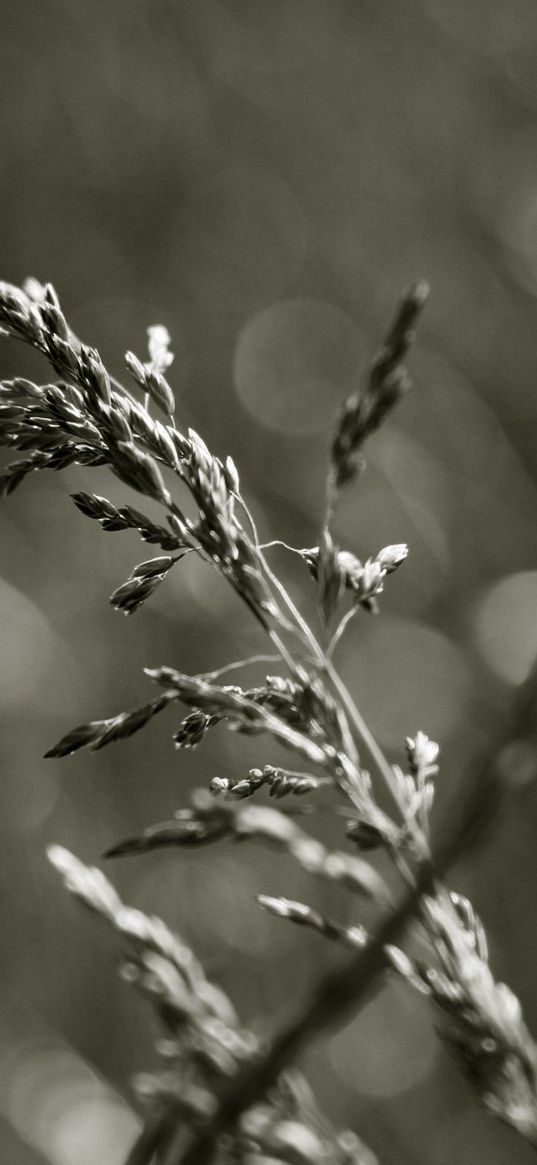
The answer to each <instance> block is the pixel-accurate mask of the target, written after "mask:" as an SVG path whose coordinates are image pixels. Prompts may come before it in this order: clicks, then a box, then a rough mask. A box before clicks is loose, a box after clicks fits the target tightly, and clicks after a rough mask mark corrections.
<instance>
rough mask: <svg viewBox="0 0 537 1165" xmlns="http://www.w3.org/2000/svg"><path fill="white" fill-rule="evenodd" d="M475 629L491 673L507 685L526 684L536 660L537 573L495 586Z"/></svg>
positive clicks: (529, 572) (507, 579)
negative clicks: (525, 681)
mask: <svg viewBox="0 0 537 1165" xmlns="http://www.w3.org/2000/svg"><path fill="white" fill-rule="evenodd" d="M475 629H476V635H477V641H478V644H479V647H480V649H481V652H482V654H483V656H484V658H485V659H486V661H487V663H488V664H489V666H490V667H491V668H492V670H493V671H494V672H496V674H497V675H498V676H501V678H502V679H504V680H507V682H508V683H511V684H521V683H523V681H524V680H525V679H526V678H527V676H528V675H529V673H530V670H531V668H532V666H533V664H534V662H535V660H536V658H537V571H536V570H527V571H521V572H519V573H517V574H509V575H506V576H505V577H504V578H502V579H500V581H499V582H496V583H494V584H493V586H491V587H490V588H489V589H488V591H487V592H486V593H485V595H484V597H483V598H482V599H481V602H480V603H479V605H478V609H477V613H476V623H475Z"/></svg>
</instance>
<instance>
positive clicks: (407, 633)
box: [341, 580, 470, 749]
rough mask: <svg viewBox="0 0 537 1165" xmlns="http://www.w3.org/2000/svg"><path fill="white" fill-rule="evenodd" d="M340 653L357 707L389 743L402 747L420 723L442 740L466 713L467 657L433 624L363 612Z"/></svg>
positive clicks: (428, 733) (386, 742)
mask: <svg viewBox="0 0 537 1165" xmlns="http://www.w3.org/2000/svg"><path fill="white" fill-rule="evenodd" d="M388 581H389V580H388ZM381 602H382V596H381ZM341 656H342V668H341V670H342V672H343V675H344V676H345V679H346V681H347V683H348V686H349V687H350V689H351V691H352V692H353V695H354V697H355V699H356V702H357V704H358V707H359V708H360V710H361V711H362V713H363V714H364V716H365V718H366V720H367V722H368V724H369V726H370V728H371V729H372V730H373V732H374V733H375V734H376V735H378V736H379V737H380V739H381V741H382V743H383V744H384V745H386V746H387V747H390V748H399V749H400V748H401V747H402V743H403V740H404V738H405V736H408V735H410V736H412V735H413V733H414V732H415V731H416V729H417V728H422V730H423V731H424V732H426V733H427V735H428V736H430V737H432V738H433V739H434V740H438V741H440V742H441V744H442V745H444V744H445V743H446V740H447V739H448V737H449V736H450V735H451V734H452V733H453V732H455V731H456V729H457V727H458V726H459V725H460V724H461V722H463V721H464V718H465V716H466V715H467V706H468V702H469V698H470V675H469V670H468V666H467V663H466V660H465V657H464V655H463V653H462V651H461V650H460V649H459V648H458V647H457V646H456V644H454V643H453V642H451V641H450V640H449V639H448V638H447V636H445V635H443V634H442V633H441V632H440V631H437V630H436V629H435V628H433V627H428V626H426V624H424V623H419V622H417V621H414V620H410V619H398V618H395V617H393V616H390V615H387V614H383V613H382V612H381V614H380V617H379V618H378V619H375V618H374V617H372V616H368V615H367V613H366V612H359V614H358V615H357V616H356V618H355V623H354V626H352V624H351V627H350V629H349V631H348V633H347V638H346V639H345V641H344V644H343V648H342V650H341Z"/></svg>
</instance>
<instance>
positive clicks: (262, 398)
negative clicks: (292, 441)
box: [234, 299, 363, 433]
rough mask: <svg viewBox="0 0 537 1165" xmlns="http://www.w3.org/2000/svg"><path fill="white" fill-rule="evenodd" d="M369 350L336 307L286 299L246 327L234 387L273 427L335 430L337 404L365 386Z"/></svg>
mask: <svg viewBox="0 0 537 1165" xmlns="http://www.w3.org/2000/svg"><path fill="white" fill-rule="evenodd" d="M362 351H363V346H362V339H361V335H360V332H359V330H358V328H357V326H356V324H355V323H354V321H353V320H352V319H351V318H350V317H349V316H347V315H346V314H345V312H343V311H341V310H340V309H339V308H337V307H335V306H334V305H333V304H331V303H325V302H323V301H321V300H315V299H286V300H280V302H278V303H273V304H271V306H270V307H267V308H265V309H264V310H263V311H260V312H258V314H257V315H255V316H253V317H252V318H251V319H250V320H249V321H248V323H247V324H246V325H245V327H244V328H243V330H242V332H241V334H240V336H239V340H238V344H237V348H236V352H235V361H234V380H235V387H236V389H237V392H238V395H239V397H240V399H241V401H242V403H243V404H244V405H245V407H246V408H247V409H248V411H249V412H250V413H252V415H253V416H254V417H255V418H256V420H257V421H259V422H260V423H261V424H262V425H266V426H267V428H269V429H276V430H278V431H280V432H284V433H313V432H316V431H318V430H322V429H324V428H327V429H328V428H329V427H331V425H332V421H333V414H334V409H335V408H336V407H337V404H338V403H339V402H340V401H341V400H342V398H344V397H345V395H347V394H349V393H350V392H352V391H353V390H354V389H356V388H357V386H358V374H359V370H360V364H361V355H362Z"/></svg>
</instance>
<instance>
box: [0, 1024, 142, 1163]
mask: <svg viewBox="0 0 537 1165" xmlns="http://www.w3.org/2000/svg"><path fill="white" fill-rule="evenodd" d="M2 1068H3V1069H4V1071H3V1072H2V1073H1V1074H0V1108H1V1110H2V1111H3V1113H4V1115H5V1116H6V1118H7V1120H9V1121H10V1123H11V1124H12V1125H13V1126H14V1128H15V1129H17V1131H18V1132H19V1133H20V1135H21V1136H22V1137H23V1138H24V1139H25V1140H26V1141H28V1142H29V1144H31V1145H33V1146H34V1148H36V1149H37V1150H38V1151H39V1152H40V1153H42V1154H44V1156H45V1157H46V1158H47V1159H48V1160H49V1161H50V1162H52V1165H94V1162H95V1161H99V1163H100V1165H121V1163H122V1162H123V1161H124V1160H125V1156H126V1154H127V1152H128V1150H129V1147H130V1145H131V1144H132V1142H133V1140H134V1138H135V1136H136V1134H137V1131H138V1128H139V1122H138V1120H137V1118H136V1117H135V1116H134V1114H133V1113H132V1112H131V1110H130V1109H129V1108H128V1107H127V1105H126V1104H125V1103H124V1102H123V1101H122V1100H121V1098H120V1097H119V1096H117V1095H116V1093H114V1092H113V1090H112V1089H111V1088H109V1087H108V1086H107V1085H106V1084H105V1083H104V1081H102V1080H101V1079H100V1078H99V1077H98V1076H97V1075H96V1073H95V1072H94V1071H93V1070H92V1069H91V1068H90V1066H89V1064H87V1063H86V1062H85V1061H84V1060H83V1059H82V1058H81V1057H80V1056H79V1055H78V1054H77V1053H76V1052H75V1051H73V1050H72V1049H70V1048H69V1047H63V1046H61V1045H58V1044H55V1043H54V1042H53V1041H48V1040H43V1041H41V1040H27V1041H22V1042H21V1043H20V1044H18V1045H17V1046H16V1047H15V1048H13V1050H12V1052H11V1055H9V1056H8V1057H7V1058H6V1060H5V1061H4V1062H3V1064H2Z"/></svg>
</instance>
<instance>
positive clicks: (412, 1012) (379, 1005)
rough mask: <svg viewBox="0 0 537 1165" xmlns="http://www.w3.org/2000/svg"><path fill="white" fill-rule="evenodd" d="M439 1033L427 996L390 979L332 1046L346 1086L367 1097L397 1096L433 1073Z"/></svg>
mask: <svg viewBox="0 0 537 1165" xmlns="http://www.w3.org/2000/svg"><path fill="white" fill-rule="evenodd" d="M436 1047H437V1045H436V1036H435V1033H434V1029H433V1028H432V1027H431V1021H430V1016H429V1015H428V1012H427V1008H426V1007H424V1003H423V998H422V997H421V996H420V995H419V994H415V993H413V992H412V990H411V989H410V988H408V987H407V986H406V984H404V983H398V982H397V983H396V982H390V983H388V984H386V985H385V986H384V987H383V988H382V989H381V990H380V991H379V993H378V995H376V996H375V998H374V999H373V1000H372V1001H371V1003H368V1004H367V1006H366V1007H364V1008H363V1009H362V1011H361V1012H360V1014H359V1015H358V1016H357V1017H356V1019H355V1020H353V1022H352V1023H351V1024H349V1025H348V1027H346V1028H345V1029H344V1030H343V1031H341V1032H339V1034H338V1035H337V1036H335V1037H334V1038H333V1039H332V1040H331V1041H330V1045H329V1056H330V1061H331V1064H332V1066H333V1068H334V1069H335V1072H336V1074H337V1075H338V1076H339V1077H340V1079H341V1080H342V1081H343V1083H344V1084H346V1085H347V1087H349V1086H350V1087H352V1088H354V1089H356V1091H357V1092H360V1093H362V1094H363V1095H365V1096H374V1097H389V1096H397V1095H398V1094H399V1093H401V1092H405V1091H406V1090H407V1089H409V1088H413V1087H414V1086H415V1085H416V1084H419V1082H420V1081H421V1080H423V1079H424V1078H425V1077H426V1076H428V1075H429V1073H430V1071H431V1069H432V1067H433V1063H434V1059H435V1056H436Z"/></svg>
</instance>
